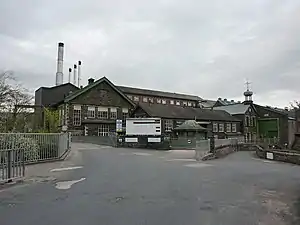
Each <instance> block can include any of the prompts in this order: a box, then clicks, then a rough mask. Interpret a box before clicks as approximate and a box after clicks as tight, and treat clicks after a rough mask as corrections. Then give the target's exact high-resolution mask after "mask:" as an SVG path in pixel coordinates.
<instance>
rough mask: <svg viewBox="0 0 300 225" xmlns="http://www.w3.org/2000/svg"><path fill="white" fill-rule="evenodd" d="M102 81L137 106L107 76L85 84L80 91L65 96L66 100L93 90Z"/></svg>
mask: <svg viewBox="0 0 300 225" xmlns="http://www.w3.org/2000/svg"><path fill="white" fill-rule="evenodd" d="M102 82H106V83H108V85H110V86H111V87H112V88H113V89H114V90H115V91H116V92H117V93H118V94H120V95H121V96H122V97H123V98H125V99H126V100H127V101H128V102H129V103H130V104H131V105H133V106H135V104H134V103H133V102H132V101H131V100H130V99H129V98H128V97H127V96H126V95H125V94H124V93H123V92H122V91H121V90H120V89H119V88H117V87H116V86H115V85H114V84H113V83H112V82H111V81H110V80H108V79H107V78H106V77H102V78H100V79H99V80H97V81H95V82H93V83H92V84H89V85H87V86H85V87H84V88H82V89H79V90H78V91H76V92H74V93H72V94H71V95H69V96H67V97H66V98H65V102H68V101H70V100H72V99H74V98H76V97H78V96H79V95H81V94H83V93H85V92H86V91H88V90H91V89H92V88H94V87H96V86H97V85H98V84H100V83H102Z"/></svg>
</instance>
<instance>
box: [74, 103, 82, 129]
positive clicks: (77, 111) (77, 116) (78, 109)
mask: <svg viewBox="0 0 300 225" xmlns="http://www.w3.org/2000/svg"><path fill="white" fill-rule="evenodd" d="M73 125H74V126H80V125H81V106H80V105H74V108H73Z"/></svg>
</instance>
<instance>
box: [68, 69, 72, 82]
mask: <svg viewBox="0 0 300 225" xmlns="http://www.w3.org/2000/svg"><path fill="white" fill-rule="evenodd" d="M71 77H72V68H69V83H71Z"/></svg>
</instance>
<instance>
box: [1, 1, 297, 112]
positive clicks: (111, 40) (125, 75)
mask: <svg viewBox="0 0 300 225" xmlns="http://www.w3.org/2000/svg"><path fill="white" fill-rule="evenodd" d="M0 9H1V14H0V69H1V70H13V71H14V73H15V75H16V76H18V78H19V80H21V81H22V82H23V83H24V85H25V86H26V87H28V88H30V89H32V90H34V89H37V88H38V87H40V86H52V85H54V83H55V72H56V58H57V43H58V42H64V43H65V56H64V59H65V61H64V73H65V76H64V78H65V81H66V80H67V76H68V75H67V73H68V72H67V71H68V68H69V67H70V66H72V65H73V64H74V63H75V62H76V61H78V60H82V64H83V65H82V83H83V84H86V83H87V79H88V78H89V77H94V78H96V79H97V78H100V77H102V76H106V77H108V78H109V79H110V80H111V81H112V82H113V83H115V84H118V85H128V86H134V87H141V88H151V89H157V90H165V91H172V92H181V93H188V94H195V95H199V96H200V97H202V98H208V99H217V98H218V97H222V98H227V99H236V100H243V96H242V93H243V91H244V89H245V81H246V79H247V78H248V79H249V81H250V82H251V83H252V84H251V88H252V90H253V91H254V93H255V94H254V101H255V102H257V103H260V104H263V105H274V106H287V105H289V102H291V101H293V100H295V99H298V100H300V92H299V86H300V85H299V84H300V24H299V23H300V22H299V21H300V1H299V0H284V1H282V0H227V1H224V0H209V1H206V0H184V1H183V0H147V1H144V0H64V1H61V0H1V4H0Z"/></svg>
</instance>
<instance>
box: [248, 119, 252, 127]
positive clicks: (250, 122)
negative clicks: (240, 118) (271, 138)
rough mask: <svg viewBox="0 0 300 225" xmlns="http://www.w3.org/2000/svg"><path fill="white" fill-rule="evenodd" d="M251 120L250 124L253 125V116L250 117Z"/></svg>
mask: <svg viewBox="0 0 300 225" xmlns="http://www.w3.org/2000/svg"><path fill="white" fill-rule="evenodd" d="M249 120H250V126H251V127H253V117H249Z"/></svg>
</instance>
